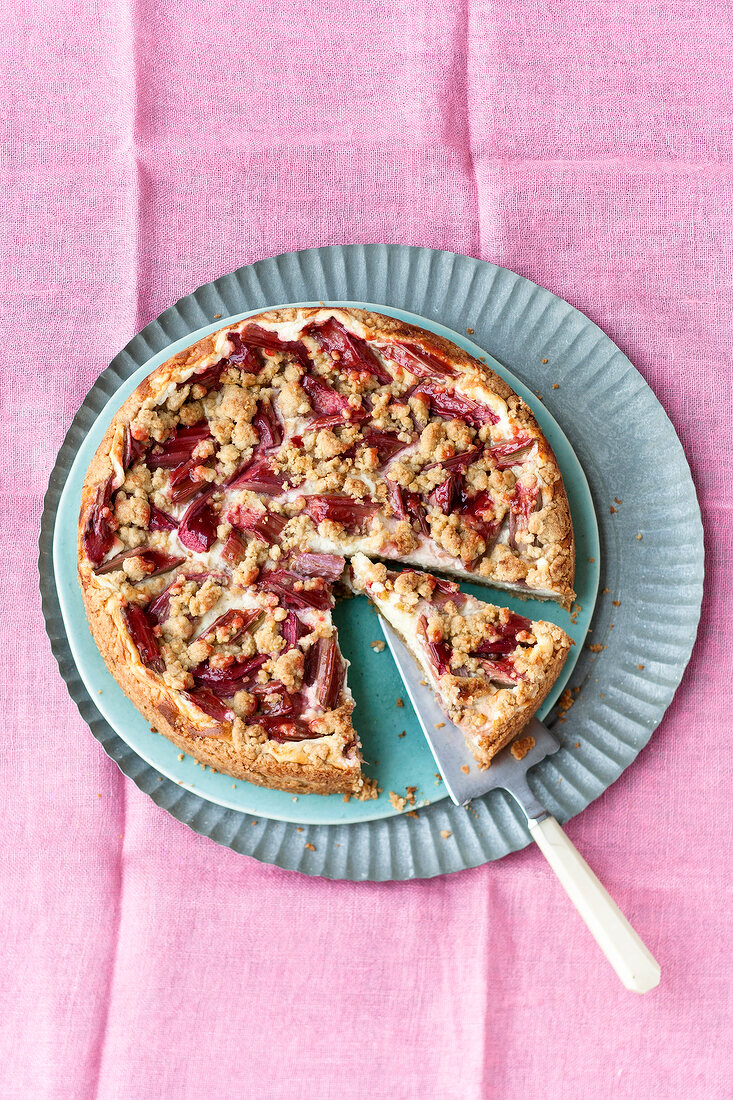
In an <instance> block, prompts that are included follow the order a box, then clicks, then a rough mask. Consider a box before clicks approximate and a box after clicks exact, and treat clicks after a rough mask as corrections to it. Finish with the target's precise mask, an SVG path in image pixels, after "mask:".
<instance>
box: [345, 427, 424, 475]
mask: <svg viewBox="0 0 733 1100" xmlns="http://www.w3.org/2000/svg"><path fill="white" fill-rule="evenodd" d="M411 442H414V441H410V442H408V443H403V441H402V440H401V439H400V437H399V436H398V435H397V434H396V433H395V432H380V431H377V430H376V428H367V429H366V430H365V431H364V432H363V433H362V439H361V441H360V442H359V443H357V444H356V447H374V448H375V450H376V452H377V454H378V455H379V465H380V466H386V465H387V463H388V462H391V461H392V459H393V458H395V457H396V456H397V455H398V454H401V453H402V451H404V450H406V449H407V447H409V446H410V444H411ZM355 449H356V448H355Z"/></svg>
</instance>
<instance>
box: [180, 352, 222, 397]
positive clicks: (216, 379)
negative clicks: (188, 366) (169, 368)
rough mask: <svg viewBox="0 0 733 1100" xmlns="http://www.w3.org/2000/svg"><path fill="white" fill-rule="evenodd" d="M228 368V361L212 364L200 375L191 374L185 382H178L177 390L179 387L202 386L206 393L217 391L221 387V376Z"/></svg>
mask: <svg viewBox="0 0 733 1100" xmlns="http://www.w3.org/2000/svg"><path fill="white" fill-rule="evenodd" d="M228 366H229V360H228V359H220V360H219V362H218V363H212V365H211V366H210V367H207V368H206V369H205V370H202V371H201V372H200V374H192V375H191V376H190V377H189V378H187V379H186V381H185V382H179V384H178V388H179V389H180V387H181V386H202V387H203V388H204V389H205V390H206V391H207V392H208V391H210V390H218V389H219V387H220V386H221V376H222V374H223V373H224V371H225V370H226V368H227V367H228Z"/></svg>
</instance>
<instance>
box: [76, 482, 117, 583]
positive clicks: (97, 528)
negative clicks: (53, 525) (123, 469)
mask: <svg viewBox="0 0 733 1100" xmlns="http://www.w3.org/2000/svg"><path fill="white" fill-rule="evenodd" d="M111 500H112V478H111V477H110V478H108V480H107V481H105V483H104V484H103V485H100V486H99V488H98V489H97V492H96V495H95V497H94V503H93V504H92V506H91V508H90V509H89V514H88V515H87V520H86V523H85V524H84V533H83V535H82V541H83V543H84V549H85V551H86V555H87V557H88V558H89V560H90V562H91V563H92V564H93V565H99V563H100V562H101V561H103V559H104V558H105V556H106V555H107V554H108V553H109V551H110V549H111V548H112V543H113V542H114V541H115V531H116V529H117V522H116V520H115V518H114V514H113V512H112V508H111V507H110V503H111Z"/></svg>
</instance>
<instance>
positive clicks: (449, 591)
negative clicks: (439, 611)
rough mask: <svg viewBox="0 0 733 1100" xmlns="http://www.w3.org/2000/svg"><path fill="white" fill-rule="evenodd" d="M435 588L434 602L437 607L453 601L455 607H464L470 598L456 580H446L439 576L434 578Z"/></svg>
mask: <svg viewBox="0 0 733 1100" xmlns="http://www.w3.org/2000/svg"><path fill="white" fill-rule="evenodd" d="M434 580H435V589H434V590H433V603H434V604H435V605H436V607H445V605H446V604H447V603H452V604H453V606H454V607H463V606H464V605H465V603H466V601H467V600H468V596H466V595H465V594H464V593H463V592H461V590H460V588H459V587H458V585H457V584H456V583H455V582H454V581H444V580H442V579H439V578H438V577H435V578H434Z"/></svg>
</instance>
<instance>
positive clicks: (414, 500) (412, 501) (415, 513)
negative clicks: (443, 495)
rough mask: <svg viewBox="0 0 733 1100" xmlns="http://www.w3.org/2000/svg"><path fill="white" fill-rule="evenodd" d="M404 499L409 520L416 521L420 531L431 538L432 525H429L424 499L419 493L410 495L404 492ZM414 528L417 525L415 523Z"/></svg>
mask: <svg viewBox="0 0 733 1100" xmlns="http://www.w3.org/2000/svg"><path fill="white" fill-rule="evenodd" d="M402 495H403V499H404V501H405V510H406V513H407V518H408V519H411V520H415V522H416V523H417V525H418V527H419V528H420V531H421V532H422V534H423V535H427V537H428V538H429V537H430V524H429V523H428V517H427V515H426V512H425V505H424V504H423V501H422V497H421V496H420V494H419V493H408V492H405V491H404V490H403V494H402ZM412 526H413V527H414V526H415V524H414V523H413V525H412Z"/></svg>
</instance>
